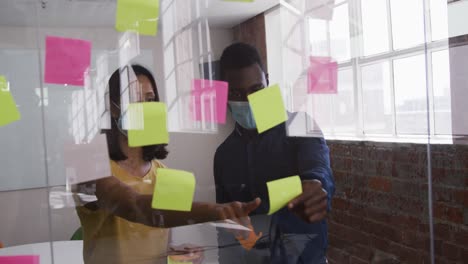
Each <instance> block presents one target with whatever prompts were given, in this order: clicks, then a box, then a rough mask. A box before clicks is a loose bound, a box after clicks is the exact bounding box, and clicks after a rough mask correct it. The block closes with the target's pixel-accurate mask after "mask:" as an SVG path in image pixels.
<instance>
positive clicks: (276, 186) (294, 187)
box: [267, 176, 302, 215]
mask: <svg viewBox="0 0 468 264" xmlns="http://www.w3.org/2000/svg"><path fill="white" fill-rule="evenodd" d="M267 188H268V197H270V210H269V211H268V215H271V214H273V213H275V212H277V211H278V210H280V209H281V208H283V207H284V206H286V205H287V204H288V203H289V201H291V200H292V199H294V198H296V197H297V196H299V195H300V194H301V193H302V183H301V178H299V176H291V177H287V178H283V179H279V180H274V181H270V182H267Z"/></svg>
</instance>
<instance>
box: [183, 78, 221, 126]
mask: <svg viewBox="0 0 468 264" xmlns="http://www.w3.org/2000/svg"><path fill="white" fill-rule="evenodd" d="M191 98H192V102H191V103H192V104H191V109H192V116H193V118H194V120H195V121H205V122H212V123H218V124H224V123H226V108H227V99H228V83H227V82H222V81H213V80H203V79H195V80H193V82H192V90H191Z"/></svg>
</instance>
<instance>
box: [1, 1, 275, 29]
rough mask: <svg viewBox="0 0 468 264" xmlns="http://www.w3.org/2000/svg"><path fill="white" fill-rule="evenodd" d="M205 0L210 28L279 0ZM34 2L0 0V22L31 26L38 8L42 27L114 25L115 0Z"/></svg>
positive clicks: (229, 23) (246, 16) (225, 25)
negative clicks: (250, 0)
mask: <svg viewBox="0 0 468 264" xmlns="http://www.w3.org/2000/svg"><path fill="white" fill-rule="evenodd" d="M160 1H173V0H160ZM179 1H195V0H179ZM200 1H202V0H200ZM206 1H207V3H208V8H206V9H204V12H202V13H203V14H205V16H206V17H208V19H209V23H210V26H211V27H213V28H231V27H233V26H235V25H237V24H239V23H241V22H243V21H245V20H247V19H249V18H251V17H253V16H255V15H257V14H259V13H262V12H264V11H266V10H268V9H270V8H272V7H274V6H275V5H277V4H278V3H279V0H255V1H254V2H253V3H242V2H227V1H222V0H206ZM38 2H41V0H0V26H12V27H23V26H35V25H36V24H38V23H37V21H36V12H39V13H38V14H39V18H40V19H39V21H40V24H41V25H42V26H46V27H91V26H92V27H110V26H114V22H115V8H116V2H117V1H116V0H42V2H46V4H45V8H36V5H37V3H38ZM37 9H38V10H37ZM162 23H164V21H162Z"/></svg>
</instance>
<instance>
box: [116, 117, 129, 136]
mask: <svg viewBox="0 0 468 264" xmlns="http://www.w3.org/2000/svg"><path fill="white" fill-rule="evenodd" d="M112 119H114V122H115V124H116V125H117V129H118V130H119V132H120V133H121V134H122V135H124V136H125V137H128V131H127V130H125V129H123V124H122V117H121V116H119V118H112Z"/></svg>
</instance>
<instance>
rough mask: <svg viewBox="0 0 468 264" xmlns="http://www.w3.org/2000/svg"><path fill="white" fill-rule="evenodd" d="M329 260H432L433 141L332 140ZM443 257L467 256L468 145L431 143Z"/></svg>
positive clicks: (456, 259) (439, 255)
mask: <svg viewBox="0 0 468 264" xmlns="http://www.w3.org/2000/svg"><path fill="white" fill-rule="evenodd" d="M328 143H329V146H330V150H331V161H332V168H333V171H334V175H335V181H336V190H337V191H336V195H335V198H334V199H333V203H332V205H333V209H332V212H331V213H330V215H329V240H330V248H329V252H328V256H329V260H330V263H340V264H345V263H430V261H429V245H430V244H429V243H430V238H429V225H428V219H429V217H428V202H427V201H428V199H427V195H428V192H427V164H428V163H427V149H426V145H417V144H396V143H372V142H344V141H329V142H328ZM431 157H432V158H431V161H432V173H433V179H432V183H433V196H434V202H433V206H434V223H435V225H434V228H435V252H436V263H462V259H464V260H465V262H464V263H467V262H466V261H468V146H462V145H434V146H432V155H431Z"/></svg>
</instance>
